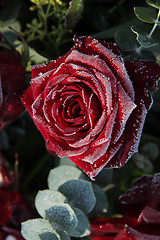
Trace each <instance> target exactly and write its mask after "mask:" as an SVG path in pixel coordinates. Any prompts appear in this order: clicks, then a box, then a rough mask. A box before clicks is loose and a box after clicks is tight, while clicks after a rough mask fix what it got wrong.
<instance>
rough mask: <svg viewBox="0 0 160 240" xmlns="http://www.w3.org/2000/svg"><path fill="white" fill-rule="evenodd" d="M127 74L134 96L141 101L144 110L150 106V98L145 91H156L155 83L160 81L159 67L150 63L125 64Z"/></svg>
mask: <svg viewBox="0 0 160 240" xmlns="http://www.w3.org/2000/svg"><path fill="white" fill-rule="evenodd" d="M125 66H126V69H127V71H128V74H129V76H130V78H131V80H132V81H133V85H134V89H135V92H136V96H137V98H139V99H143V100H144V103H145V105H146V108H147V109H149V108H150V105H151V98H150V96H149V95H148V94H147V90H149V91H151V92H154V91H156V90H157V81H158V80H159V79H160V66H159V65H158V64H157V63H155V62H151V61H138V62H128V61H126V62H125Z"/></svg>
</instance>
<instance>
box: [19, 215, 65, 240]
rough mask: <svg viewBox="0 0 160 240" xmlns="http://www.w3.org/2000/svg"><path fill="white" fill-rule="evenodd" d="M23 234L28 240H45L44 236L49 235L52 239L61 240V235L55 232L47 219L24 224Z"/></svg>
mask: <svg viewBox="0 0 160 240" xmlns="http://www.w3.org/2000/svg"><path fill="white" fill-rule="evenodd" d="M21 233H22V235H23V237H24V238H25V239H27V240H33V239H34V240H41V239H44V237H43V236H44V234H45V233H47V234H48V233H49V235H50V236H52V239H55V240H60V237H59V235H58V234H57V233H56V231H54V230H53V228H52V225H51V224H50V223H49V221H47V220H45V219H38V218H37V219H32V220H28V221H26V222H23V223H22V230H21ZM42 234H43V235H42Z"/></svg>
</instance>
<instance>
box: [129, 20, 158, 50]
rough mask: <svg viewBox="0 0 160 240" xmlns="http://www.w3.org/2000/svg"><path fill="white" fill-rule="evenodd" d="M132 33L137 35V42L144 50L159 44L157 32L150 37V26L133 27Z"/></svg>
mask: <svg viewBox="0 0 160 240" xmlns="http://www.w3.org/2000/svg"><path fill="white" fill-rule="evenodd" d="M131 29H132V31H133V32H134V33H135V34H136V35H137V41H138V42H139V44H140V45H141V46H142V47H144V48H150V47H153V46H156V45H157V44H159V43H160V38H159V32H154V33H153V34H152V35H151V31H152V26H150V25H145V24H140V25H136V26H133V27H132V28H131Z"/></svg>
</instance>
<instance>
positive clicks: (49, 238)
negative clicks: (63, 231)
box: [39, 232, 59, 240]
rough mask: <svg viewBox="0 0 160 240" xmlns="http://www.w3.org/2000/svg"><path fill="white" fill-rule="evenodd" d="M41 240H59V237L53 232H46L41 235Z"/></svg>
mask: <svg viewBox="0 0 160 240" xmlns="http://www.w3.org/2000/svg"><path fill="white" fill-rule="evenodd" d="M39 238H40V239H41V240H58V239H59V238H57V236H56V235H55V234H54V233H52V232H44V233H41V234H39Z"/></svg>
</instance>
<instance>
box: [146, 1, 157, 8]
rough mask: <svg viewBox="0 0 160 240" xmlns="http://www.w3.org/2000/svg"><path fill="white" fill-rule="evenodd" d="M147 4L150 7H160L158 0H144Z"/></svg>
mask: <svg viewBox="0 0 160 240" xmlns="http://www.w3.org/2000/svg"><path fill="white" fill-rule="evenodd" d="M146 2H147V4H148V5H150V6H151V7H154V8H157V9H160V1H156V2H153V1H151V0H146Z"/></svg>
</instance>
